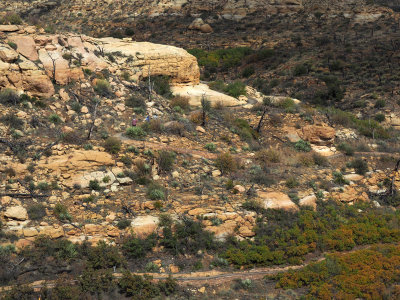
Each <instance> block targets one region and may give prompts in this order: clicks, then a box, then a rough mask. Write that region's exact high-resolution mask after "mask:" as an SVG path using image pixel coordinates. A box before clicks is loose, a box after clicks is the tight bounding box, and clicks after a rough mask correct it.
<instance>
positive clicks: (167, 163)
mask: <svg viewBox="0 0 400 300" xmlns="http://www.w3.org/2000/svg"><path fill="white" fill-rule="evenodd" d="M175 157H176V155H175V153H174V152H170V151H164V150H162V151H159V152H158V155H157V163H158V170H159V172H161V173H166V172H169V171H171V170H172V168H173V166H174V163H175Z"/></svg>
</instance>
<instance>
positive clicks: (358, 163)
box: [348, 158, 368, 175]
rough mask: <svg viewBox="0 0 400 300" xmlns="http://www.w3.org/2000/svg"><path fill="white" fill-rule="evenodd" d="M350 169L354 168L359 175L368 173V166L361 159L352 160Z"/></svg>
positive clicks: (349, 165)
mask: <svg viewBox="0 0 400 300" xmlns="http://www.w3.org/2000/svg"><path fill="white" fill-rule="evenodd" d="M348 167H350V168H354V170H355V171H356V173H357V174H360V175H365V173H367V172H368V164H367V162H366V161H364V160H362V159H361V158H357V159H354V160H352V161H351V162H350V163H349V164H348Z"/></svg>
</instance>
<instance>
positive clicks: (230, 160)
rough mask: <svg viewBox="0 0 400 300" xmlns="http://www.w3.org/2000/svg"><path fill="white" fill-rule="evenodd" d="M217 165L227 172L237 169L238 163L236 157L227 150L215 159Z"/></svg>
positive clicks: (223, 171)
mask: <svg viewBox="0 0 400 300" xmlns="http://www.w3.org/2000/svg"><path fill="white" fill-rule="evenodd" d="M215 166H216V167H217V168H218V169H219V170H220V171H221V172H222V173H224V174H225V173H230V172H234V171H236V169H237V167H238V164H237V161H236V159H235V158H234V157H233V156H232V155H231V154H230V153H229V152H225V153H222V154H219V155H218V157H217V159H216V160H215Z"/></svg>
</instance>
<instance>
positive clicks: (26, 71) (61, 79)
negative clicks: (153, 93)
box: [0, 28, 200, 97]
mask: <svg viewBox="0 0 400 300" xmlns="http://www.w3.org/2000/svg"><path fill="white" fill-rule="evenodd" d="M20 29H21V30H19V31H18V32H12V31H11V30H7V28H3V31H5V32H6V34H7V35H6V42H4V43H3V42H0V70H1V71H2V72H1V74H0V88H1V87H12V88H16V89H18V90H21V91H22V92H26V93H29V94H31V95H35V96H45V97H50V96H52V95H53V94H54V88H53V85H52V81H55V82H57V83H58V84H63V85H64V84H67V83H69V82H71V81H72V80H75V81H81V80H84V74H83V69H89V70H91V71H95V72H97V71H101V70H103V69H108V70H110V71H111V72H114V73H117V74H120V73H121V72H123V71H124V70H130V71H131V72H132V74H131V78H132V79H136V80H138V79H142V78H146V77H148V76H149V75H150V76H158V75H164V76H169V77H170V79H171V83H172V84H175V85H178V84H179V85H182V84H189V85H196V84H198V83H199V80H200V71H199V67H198V65H197V60H196V58H195V57H194V56H192V55H190V54H189V53H188V52H186V51H185V50H184V49H181V48H177V47H173V46H166V45H159V44H153V43H147V42H133V41H131V40H127V39H124V40H120V39H115V38H103V39H94V38H89V37H87V36H80V35H72V34H69V35H61V34H60V35H42V34H27V32H26V31H24V30H23V28H20ZM7 43H9V44H10V45H11V44H13V45H15V46H13V47H15V49H13V48H11V46H9V45H8V44H7ZM111 57H112V58H111ZM114 61H116V63H118V67H113V66H112V65H113V62H114Z"/></svg>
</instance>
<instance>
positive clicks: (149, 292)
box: [118, 271, 178, 300]
mask: <svg viewBox="0 0 400 300" xmlns="http://www.w3.org/2000/svg"><path fill="white" fill-rule="evenodd" d="M118 285H119V288H120V291H121V293H123V294H125V296H127V297H133V298H134V299H137V300H148V299H153V298H156V297H160V295H161V294H162V295H165V296H171V295H173V294H174V293H176V291H177V288H178V284H177V282H176V280H175V279H173V278H172V277H168V278H167V279H165V280H160V281H158V282H157V283H155V282H153V280H152V277H150V276H148V275H144V276H140V275H132V273H131V272H129V271H125V272H124V273H123V275H122V278H121V279H120V280H119V282H118Z"/></svg>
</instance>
